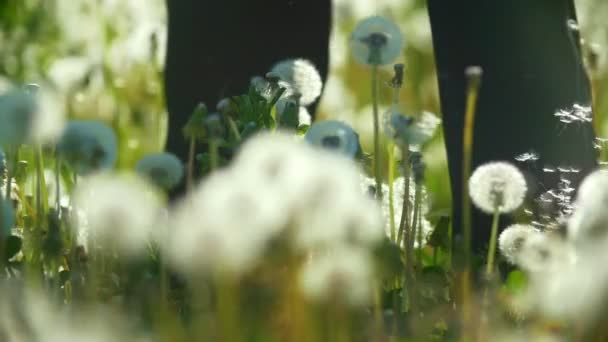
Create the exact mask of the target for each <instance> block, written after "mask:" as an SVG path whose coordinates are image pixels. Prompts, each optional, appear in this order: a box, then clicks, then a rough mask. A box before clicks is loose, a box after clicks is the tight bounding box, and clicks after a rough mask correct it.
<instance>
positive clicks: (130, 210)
mask: <svg viewBox="0 0 608 342" xmlns="http://www.w3.org/2000/svg"><path fill="white" fill-rule="evenodd" d="M73 204H74V206H75V209H76V210H77V211H79V212H81V213H82V215H80V216H79V217H74V222H73V224H74V226H75V227H78V229H79V235H81V236H87V238H88V239H89V241H88V245H90V246H95V245H98V246H100V247H101V248H116V249H117V250H118V251H121V252H125V253H127V254H137V253H141V252H144V251H145V248H146V246H147V244H148V242H149V241H150V239H152V238H154V237H155V236H154V234H155V233H156V232H157V229H160V227H158V225H159V216H160V214H161V213H162V208H163V207H162V203H161V201H160V199H159V198H158V197H156V195H155V194H154V193H153V192H152V191H150V188H149V185H148V183H146V182H144V181H143V180H142V179H140V178H138V177H135V176H130V175H120V174H113V173H108V174H97V175H94V176H91V177H88V178H84V179H83V180H82V181H81V182H80V183H79V184H78V186H77V188H76V190H75V192H74V198H73ZM75 216H76V215H75ZM83 221H84V222H83ZM83 230H84V231H83Z"/></svg>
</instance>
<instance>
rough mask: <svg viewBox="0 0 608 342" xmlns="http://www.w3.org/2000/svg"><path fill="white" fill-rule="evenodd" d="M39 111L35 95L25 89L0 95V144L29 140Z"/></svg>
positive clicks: (15, 143)
mask: <svg viewBox="0 0 608 342" xmlns="http://www.w3.org/2000/svg"><path fill="white" fill-rule="evenodd" d="M37 111H38V107H37V105H36V101H35V99H34V96H33V95H31V94H29V93H28V92H26V91H24V90H20V89H18V90H12V91H9V92H7V93H4V94H2V95H0V122H2V124H1V125H0V145H2V146H9V145H11V146H17V145H21V144H23V143H25V142H27V141H28V140H29V137H30V136H31V133H32V132H31V131H32V125H33V122H34V120H35V116H36V113H37Z"/></svg>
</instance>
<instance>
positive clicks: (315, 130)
mask: <svg viewBox="0 0 608 342" xmlns="http://www.w3.org/2000/svg"><path fill="white" fill-rule="evenodd" d="M304 139H306V141H307V142H309V143H310V144H312V145H314V146H319V147H322V148H325V149H327V150H330V151H336V152H338V153H341V154H344V155H345V156H347V157H354V156H355V155H356V154H357V152H359V149H360V147H359V136H358V135H357V133H356V132H355V131H354V130H353V129H352V128H351V127H350V126H348V125H347V124H345V123H343V122H340V121H333V120H327V121H320V122H317V123H315V124H313V125H312V126H310V129H309V130H308V132H306V136H305V137H304Z"/></svg>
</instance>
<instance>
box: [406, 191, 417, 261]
mask: <svg viewBox="0 0 608 342" xmlns="http://www.w3.org/2000/svg"><path fill="white" fill-rule="evenodd" d="M420 199H421V186H420V185H418V184H416V192H415V194H414V218H413V219H412V227H411V228H410V230H411V233H410V241H409V244H408V245H407V249H406V258H408V259H410V260H412V263H411V264H410V267H411V268H413V266H414V265H415V264H417V263H418V262H420V260H416V262H414V259H413V257H414V245H415V242H416V238H417V237H418V235H419V234H417V233H418V232H417V230H418V226H419V224H418V223H419V222H418V221H419V216H420ZM419 241H420V239H419ZM420 248H421V246H420V245H418V249H420ZM416 256H417V257H419V256H420V255H419V254H418V253H416ZM412 271H413V270H412Z"/></svg>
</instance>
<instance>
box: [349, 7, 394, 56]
mask: <svg viewBox="0 0 608 342" xmlns="http://www.w3.org/2000/svg"><path fill="white" fill-rule="evenodd" d="M350 45H351V49H352V53H353V56H354V57H355V60H356V61H357V62H359V63H361V64H370V65H385V64H390V63H392V62H393V61H394V60H395V59H396V58H397V57H398V56H399V55H400V54H401V52H402V50H403V48H404V45H405V40H404V38H403V34H402V33H401V30H400V29H399V27H398V26H397V25H396V24H395V23H393V22H392V21H390V20H388V19H386V18H383V17H380V16H373V17H369V18H367V19H364V20H362V21H360V22H359V24H357V27H355V30H354V31H353V33H352V35H351V39H350Z"/></svg>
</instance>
